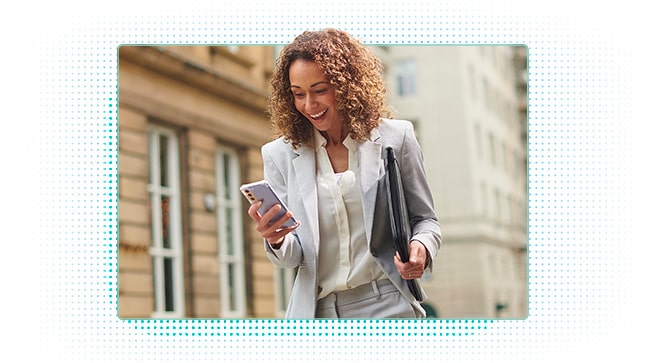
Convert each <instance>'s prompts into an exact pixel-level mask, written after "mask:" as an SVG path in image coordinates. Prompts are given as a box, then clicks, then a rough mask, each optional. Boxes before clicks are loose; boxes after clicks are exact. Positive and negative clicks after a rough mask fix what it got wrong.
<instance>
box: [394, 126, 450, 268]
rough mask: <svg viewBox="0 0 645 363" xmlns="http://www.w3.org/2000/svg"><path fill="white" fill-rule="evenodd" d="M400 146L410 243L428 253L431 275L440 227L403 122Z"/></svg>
mask: <svg viewBox="0 0 645 363" xmlns="http://www.w3.org/2000/svg"><path fill="white" fill-rule="evenodd" d="M404 130H405V131H404V137H403V143H402V146H401V157H400V163H401V170H403V171H404V172H403V173H404V175H405V177H404V178H403V187H404V189H405V199H406V202H407V204H408V215H409V218H410V225H411V229H412V237H411V239H414V240H417V241H419V242H421V243H422V244H423V245H424V246H425V247H426V249H427V251H428V252H429V256H428V259H429V260H428V261H427V268H428V269H429V270H430V271H432V268H433V261H434V259H435V257H436V256H437V253H438V252H439V248H440V247H441V227H440V224H439V220H438V218H437V215H436V213H435V209H434V200H433V197H432V192H431V191H430V186H429V185H428V178H427V175H426V171H425V167H424V164H423V153H422V150H421V146H420V145H419V142H418V141H417V139H416V136H415V135H414V128H413V125H412V123H410V122H406V127H405V128H404Z"/></svg>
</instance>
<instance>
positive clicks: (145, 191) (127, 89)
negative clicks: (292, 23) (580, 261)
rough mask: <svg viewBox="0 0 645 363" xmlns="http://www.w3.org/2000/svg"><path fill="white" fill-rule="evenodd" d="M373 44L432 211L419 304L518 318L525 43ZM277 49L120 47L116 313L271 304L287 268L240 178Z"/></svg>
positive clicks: (204, 311) (278, 298)
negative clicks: (266, 246)
mask: <svg viewBox="0 0 645 363" xmlns="http://www.w3.org/2000/svg"><path fill="white" fill-rule="evenodd" d="M374 49H375V50H376V52H377V53H378V55H379V56H380V57H381V58H382V59H383V60H384V63H385V65H386V79H387V82H388V85H389V86H390V87H389V93H390V95H389V96H390V101H391V103H392V104H393V105H394V106H395V107H396V109H397V111H398V112H397V114H396V117H399V118H405V119H409V120H411V121H413V122H414V123H415V124H416V130H417V133H418V137H419V140H420V143H421V145H422V147H423V149H424V154H425V156H426V168H427V170H428V178H429V182H430V186H431V187H432V190H433V193H434V196H435V204H436V207H437V213H438V215H439V218H440V222H441V225H442V230H443V235H444V244H443V247H442V249H441V251H440V253H439V256H438V258H437V261H436V265H435V270H434V273H433V274H432V275H429V278H427V279H425V280H424V281H423V284H424V285H425V286H426V289H427V291H428V292H429V295H430V297H431V299H430V301H429V305H428V306H427V307H426V308H427V309H428V311H431V312H432V314H431V315H433V316H437V317H439V318H453V317H454V318H494V317H511V318H517V317H523V316H524V315H525V314H526V303H527V302H526V288H527V286H526V285H527V278H526V169H525V165H526V148H525V147H526V142H525V137H526V135H525V133H526V128H525V127H526V125H525V122H526V114H525V112H526V110H525V107H526V106H525V105H526V102H525V99H524V98H523V97H525V96H522V95H521V94H520V93H518V92H521V91H522V90H523V91H524V92H525V91H526V83H525V80H526V78H524V83H523V84H522V83H520V84H519V85H518V79H519V80H521V79H522V78H521V77H519V78H518V77H517V76H516V74H515V73H514V72H513V70H514V69H517V67H515V66H514V64H513V63H512V61H513V59H514V58H513V57H514V56H516V55H517V54H520V57H519V58H518V57H516V58H515V59H516V60H517V64H519V65H520V66H521V65H522V64H524V66H525V63H526V58H525V57H526V54H525V53H524V56H523V58H522V56H521V54H522V53H521V52H522V51H525V48H523V47H474V46H473V47H451V46H442V47H433V46H422V47H419V46H416V47H410V46H406V47H374ZM277 51H278V48H275V47H264V46H245V47H226V46H218V47H211V46H195V47H193V46H178V47H174V46H169V47H157V46H121V47H120V48H119V85H118V87H119V89H118V96H119V110H118V125H119V139H118V144H119V160H118V170H119V173H118V191H119V206H118V211H119V214H118V216H119V236H118V241H119V243H118V246H119V261H118V270H119V272H118V311H119V316H120V317H122V318H247V317H250V318H279V317H282V316H283V314H284V309H285V308H286V302H287V301H288V297H289V294H290V289H291V285H292V281H293V277H294V271H293V270H282V269H276V268H274V267H273V265H271V264H270V262H269V261H268V259H267V258H266V256H265V254H264V251H263V247H262V241H261V238H260V236H259V234H258V233H257V232H256V231H255V230H254V229H253V226H252V225H251V223H250V218H248V216H247V215H246V210H247V206H248V205H247V204H246V203H247V202H246V201H245V200H244V199H243V197H242V194H241V193H240V192H239V189H238V188H239V186H240V184H242V183H245V182H249V181H255V180H259V179H262V177H263V166H262V159H261V155H260V146H261V145H262V144H264V143H265V142H267V141H269V140H271V139H272V138H273V135H272V132H271V129H270V125H269V120H268V116H267V114H266V97H267V89H268V88H267V80H268V77H269V76H270V74H271V72H272V70H273V64H274V59H275V53H276V52H277ZM523 62H524V63H523ZM520 68H521V67H520ZM520 71H521V70H520ZM518 90H519V91H518ZM522 103H523V105H524V114H521V113H519V114H518V105H520V106H521V105H522Z"/></svg>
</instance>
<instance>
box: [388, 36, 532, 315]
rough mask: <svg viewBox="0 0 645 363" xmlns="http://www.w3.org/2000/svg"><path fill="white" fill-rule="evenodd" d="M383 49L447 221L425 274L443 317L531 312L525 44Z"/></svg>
mask: <svg viewBox="0 0 645 363" xmlns="http://www.w3.org/2000/svg"><path fill="white" fill-rule="evenodd" d="M522 55H523V57H524V58H523V62H522ZM381 56H382V58H383V59H385V60H386V61H385V62H386V64H387V65H388V72H387V81H388V85H389V86H388V90H389V91H390V96H389V97H390V103H391V104H392V105H393V106H394V108H395V110H396V114H397V117H399V118H404V119H408V120H410V121H413V122H414V123H415V127H416V131H417V136H418V138H419V142H420V144H421V146H422V149H423V150H424V156H425V163H426V168H427V172H428V180H429V183H430V186H431V188H432V191H433V196H434V200H435V207H436V209H437V214H438V216H439V221H440V223H441V228H442V234H443V245H442V247H441V250H440V252H439V255H438V257H437V261H436V266H435V269H434V272H433V273H432V274H430V275H429V276H428V277H427V278H426V279H425V280H424V282H423V283H424V286H425V287H426V290H427V291H428V292H429V295H430V301H431V303H432V305H433V307H434V308H435V309H436V311H437V314H438V316H439V317H442V318H524V317H525V316H526V313H527V274H526V268H527V264H526V259H527V255H526V252H527V231H526V228H527V223H526V221H527V212H526V211H527V209H526V208H527V205H526V203H527V192H526V191H527V184H526V182H527V180H526V155H527V154H526V102H525V95H526V81H525V79H526V78H523V77H522V76H523V75H524V76H525V74H523V71H522V67H523V69H524V70H525V69H526V49H525V48H524V47H513V46H405V47H403V46H402V47H388V48H386V49H384V50H383V51H381Z"/></svg>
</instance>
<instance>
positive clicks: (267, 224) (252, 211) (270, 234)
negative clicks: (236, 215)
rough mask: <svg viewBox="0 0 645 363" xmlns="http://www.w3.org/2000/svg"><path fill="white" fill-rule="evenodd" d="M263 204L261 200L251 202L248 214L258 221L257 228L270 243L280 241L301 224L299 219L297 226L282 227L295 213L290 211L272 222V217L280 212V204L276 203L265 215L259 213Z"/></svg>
mask: <svg viewBox="0 0 645 363" xmlns="http://www.w3.org/2000/svg"><path fill="white" fill-rule="evenodd" d="M261 205H262V202H261V201H258V202H255V203H253V204H251V206H250V207H249V209H248V214H249V216H250V217H251V218H252V219H253V220H254V221H255V222H256V226H255V229H256V230H257V231H258V232H259V233H260V235H261V236H262V238H264V239H265V240H267V241H268V242H269V243H277V242H279V241H280V240H282V238H283V237H284V236H286V235H287V234H289V233H291V232H293V231H294V230H295V229H296V228H298V227H299V226H300V222H299V221H298V222H297V224H296V225H295V226H292V227H282V225H283V224H285V223H286V222H287V221H288V220H289V219H290V218H291V217H292V216H293V214H292V213H291V212H289V211H288V212H287V213H285V214H284V215H283V216H281V217H280V218H279V219H277V220H276V221H275V222H273V223H271V219H273V218H274V217H275V216H276V215H278V213H279V212H280V209H281V207H280V205H279V204H276V205H274V206H273V207H271V208H270V209H269V210H267V211H266V213H264V215H260V214H259V213H258V210H259V209H260V206H261Z"/></svg>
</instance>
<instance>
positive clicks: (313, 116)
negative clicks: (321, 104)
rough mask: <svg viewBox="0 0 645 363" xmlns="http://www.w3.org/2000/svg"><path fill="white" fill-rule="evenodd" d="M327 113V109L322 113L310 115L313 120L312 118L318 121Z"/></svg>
mask: <svg viewBox="0 0 645 363" xmlns="http://www.w3.org/2000/svg"><path fill="white" fill-rule="evenodd" d="M326 113H327V109H325V110H322V111H320V112H318V113H316V114H311V113H310V114H309V117H311V118H312V119H314V120H318V119H320V118H321V117H323V116H324V115H325V114H326Z"/></svg>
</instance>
